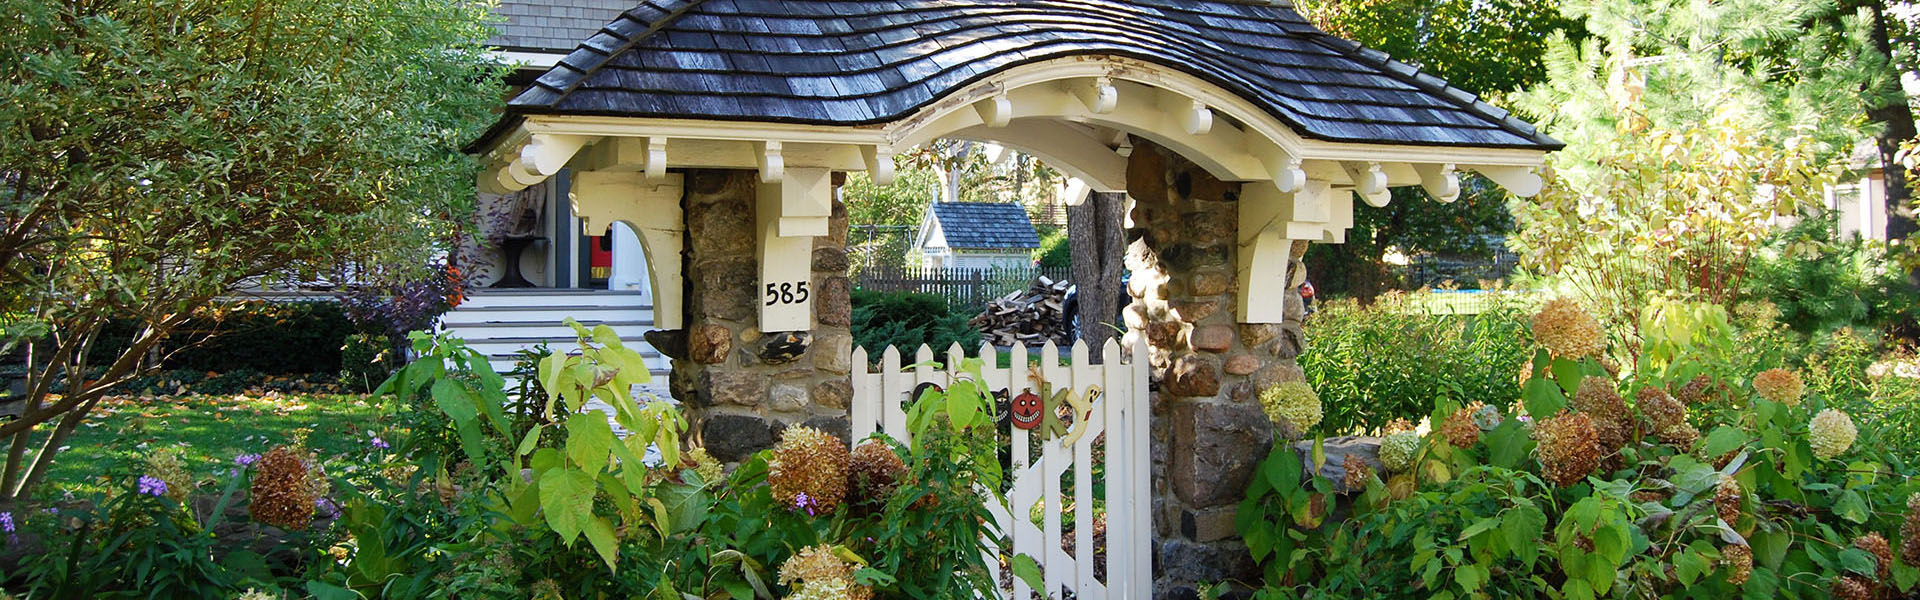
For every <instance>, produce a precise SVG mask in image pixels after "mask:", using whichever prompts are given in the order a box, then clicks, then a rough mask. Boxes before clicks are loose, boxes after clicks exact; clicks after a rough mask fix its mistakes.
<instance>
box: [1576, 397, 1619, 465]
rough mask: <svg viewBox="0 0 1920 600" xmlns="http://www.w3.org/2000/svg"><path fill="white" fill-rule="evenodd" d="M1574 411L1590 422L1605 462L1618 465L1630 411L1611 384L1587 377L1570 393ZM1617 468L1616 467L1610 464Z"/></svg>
mask: <svg viewBox="0 0 1920 600" xmlns="http://www.w3.org/2000/svg"><path fill="white" fill-rule="evenodd" d="M1573 409H1574V410H1575V411H1578V412H1581V413H1585V414H1586V415H1587V416H1588V417H1591V418H1592V419H1593V432H1594V436H1595V438H1594V439H1595V440H1596V441H1598V442H1599V443H1600V455H1601V456H1602V457H1603V459H1604V460H1605V461H1606V462H1608V463H1615V462H1619V459H1618V456H1619V454H1620V449H1621V448H1625V447H1626V446H1627V442H1628V441H1629V438H1630V437H1631V433H1632V430H1633V425H1632V421H1631V420H1630V419H1631V417H1632V414H1633V413H1632V412H1631V411H1629V410H1628V409H1627V402H1626V401H1625V400H1622V399H1621V398H1620V393H1619V392H1617V391H1614V389H1613V382H1612V381H1611V380H1608V379H1606V378H1603V377H1586V378H1582V379H1581V380H1580V388H1579V389H1578V390H1577V391H1575V392H1574V394H1573ZM1612 466H1614V467H1617V466H1619V465H1612Z"/></svg>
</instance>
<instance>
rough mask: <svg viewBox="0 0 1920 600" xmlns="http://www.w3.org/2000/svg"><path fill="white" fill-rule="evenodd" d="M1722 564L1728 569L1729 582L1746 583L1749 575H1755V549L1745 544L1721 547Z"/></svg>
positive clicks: (1737, 584) (1737, 585) (1740, 584)
mask: <svg viewBox="0 0 1920 600" xmlns="http://www.w3.org/2000/svg"><path fill="white" fill-rule="evenodd" d="M1720 566H1721V567H1722V568H1724V569H1726V570H1727V583H1731V584H1733V585H1734V587H1739V586H1742V585H1746V584H1747V577H1749V576H1751V575H1753V549H1752V548H1748V547H1746V546H1744V545H1734V546H1727V547H1725V548H1721V549H1720Z"/></svg>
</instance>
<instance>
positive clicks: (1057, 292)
mask: <svg viewBox="0 0 1920 600" xmlns="http://www.w3.org/2000/svg"><path fill="white" fill-rule="evenodd" d="M1069 287H1072V284H1071V283H1069V282H1066V281H1054V280H1052V279H1048V278H1046V277H1038V278H1035V279H1034V280H1033V285H1031V286H1028V287H1027V289H1025V290H1021V291H1017V292H1014V293H1011V294H1007V295H1005V296H1001V297H999V298H996V299H994V300H990V301H988V302H987V310H986V311H985V312H982V313H980V315H979V316H977V317H974V318H973V320H971V321H968V322H967V324H968V325H972V326H973V327H974V328H976V329H979V330H980V333H981V335H982V336H983V337H984V338H986V340H987V341H988V342H991V343H993V345H995V346H1012V345H1014V344H1016V343H1018V344H1023V345H1027V346H1039V345H1043V344H1046V343H1047V340H1053V341H1054V343H1057V344H1060V345H1061V346H1066V345H1068V344H1072V343H1073V332H1072V331H1071V329H1070V327H1069V325H1068V323H1067V318H1066V311H1065V308H1066V304H1067V288H1069Z"/></svg>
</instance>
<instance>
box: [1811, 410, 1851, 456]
mask: <svg viewBox="0 0 1920 600" xmlns="http://www.w3.org/2000/svg"><path fill="white" fill-rule="evenodd" d="M1859 434H1860V431H1859V430H1857V429H1854V427H1853V417H1849V416H1847V413H1843V412H1840V411H1838V410H1834V409H1831V408H1829V409H1826V410H1823V411H1820V414H1817V415H1814V416H1813V422H1812V423H1811V424H1809V425H1808V427H1807V443H1808V444H1811V445H1812V446H1813V454H1814V456H1818V457H1820V458H1833V457H1835V456H1839V455H1841V454H1845V453H1846V452H1847V449H1848V448H1852V447H1853V438H1854V437H1855V436H1857V435H1859Z"/></svg>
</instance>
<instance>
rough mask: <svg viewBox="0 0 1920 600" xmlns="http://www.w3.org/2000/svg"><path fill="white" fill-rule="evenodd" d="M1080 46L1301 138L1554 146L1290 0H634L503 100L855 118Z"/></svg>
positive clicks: (573, 108)
mask: <svg viewBox="0 0 1920 600" xmlns="http://www.w3.org/2000/svg"><path fill="white" fill-rule="evenodd" d="M563 1H569V2H591V0H563ZM595 3H597V2H595ZM1087 55H1107V56H1120V57H1127V58H1133V59H1137V60H1144V61H1149V62H1154V63H1158V64H1163V65H1166V66H1168V67H1171V68H1175V69H1179V70H1182V71H1185V72H1188V73H1190V74H1192V75H1194V76H1197V77H1200V78H1202V79H1204V80H1206V81H1208V82H1210V83H1213V84H1215V85H1219V86H1222V87H1223V88H1225V89H1227V90H1229V91H1231V92H1233V93H1235V94H1237V95H1239V96H1241V97H1243V98H1245V99H1246V100H1248V101H1250V102H1253V103H1255V104H1256V105H1258V106H1259V107H1260V108H1262V109H1263V110H1266V111H1267V112H1270V113H1272V114H1273V115H1274V116H1275V117H1276V118H1279V119H1281V120H1282V121H1283V122H1285V123H1287V124H1288V125H1289V126H1291V127H1293V128H1295V129H1296V130H1297V131H1298V132H1299V133H1300V134H1301V135H1302V136H1305V137H1308V138H1313V139H1321V140H1327V141H1335V142H1356V143H1383V144H1407V145H1432V146H1472V147H1483V148H1525V149H1539V150H1553V149H1558V148H1560V147H1561V146H1562V144H1561V143H1560V142H1558V141H1556V140H1554V139H1552V138H1550V137H1547V136H1546V135H1544V134H1542V133H1540V132H1538V131H1537V130H1536V129H1535V128H1534V127H1533V126H1532V125H1530V124H1528V123H1526V122H1524V121H1521V120H1520V119H1517V118H1514V117H1512V116H1510V115H1508V113H1507V112H1506V111H1505V110H1502V109H1500V108H1498V107H1494V106H1492V105H1489V104H1487V103H1485V102H1481V101H1479V100H1477V99H1476V98H1475V97H1474V95H1473V94H1470V93H1468V92H1465V91H1463V90H1460V89H1457V88H1453V87H1450V86H1448V85H1447V84H1446V82H1444V81H1441V80H1440V79H1439V78H1436V77H1433V76H1431V75H1427V74H1424V73H1420V72H1419V71H1418V70H1417V69H1416V68H1415V67H1412V66H1410V65H1407V64H1405V63H1401V62H1397V61H1393V60H1391V59H1390V58H1389V57H1388V56H1387V55H1386V54H1384V53H1381V52H1378V51H1375V50H1371V49H1366V48H1362V47H1360V46H1358V45H1356V44H1353V43H1352V42H1348V41H1345V40H1341V39H1339V38H1336V37H1333V36H1331V35H1328V34H1326V33H1323V32H1321V31H1320V30H1318V29H1315V28H1314V27H1313V26H1312V25H1310V24H1308V23H1307V22H1306V21H1305V20H1304V19H1302V18H1301V17H1300V16H1299V15H1298V14H1297V13H1295V12H1294V11H1293V10H1292V9H1291V8H1288V7H1284V6H1272V5H1268V4H1265V3H1257V4H1256V3H1247V2H1231V1H1225V0H1213V1H1194V0H977V1H956V0H812V1H807V2H782V1H777V0H645V2H642V3H641V4H639V5H638V6H634V7H632V8H631V9H629V10H627V11H625V12H624V13H621V14H620V15H619V16H618V17H617V18H615V19H613V20H612V21H611V22H610V23H607V24H606V25H605V26H604V27H601V28H600V29H599V30H598V32H597V33H595V34H593V35H592V36H591V37H589V38H587V39H586V41H585V42H584V43H582V44H580V45H579V47H578V48H577V49H575V50H574V51H573V52H572V53H571V54H569V55H568V56H567V57H566V58H565V59H563V60H562V61H560V63H559V64H558V65H556V66H555V67H554V68H553V69H551V70H550V71H548V72H547V73H546V74H544V75H542V76H541V77H540V78H539V79H538V80H537V81H536V83H535V85H533V86H532V87H530V88H528V89H527V90H526V91H525V92H523V93H521V94H520V95H519V96H518V97H516V98H514V99H513V100H512V101H511V102H510V103H509V108H508V111H509V113H510V115H512V114H518V115H526V114H570V115H607V116H626V117H659V118H693V119H719V120H743V121H773V122H788V123H803V124H812V125H864V124H874V123H884V122H890V121H895V120H898V119H901V118H903V117H906V116H908V115H910V114H912V113H913V112H914V111H915V110H917V109H919V108H921V107H924V106H926V105H928V104H930V103H932V102H934V101H936V100H938V99H940V98H941V97H943V96H944V95H946V94H948V93H951V92H954V91H956V90H959V89H961V88H963V87H965V86H967V85H969V84H971V83H973V82H975V81H979V80H982V79H984V78H987V77H989V76H991V75H993V74H995V73H998V72H1001V71H1005V70H1007V69H1010V68H1012V67H1016V66H1019V65H1023V64H1029V63H1035V62H1040V61H1046V60H1051V59H1058V58H1065V57H1073V56H1087Z"/></svg>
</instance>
